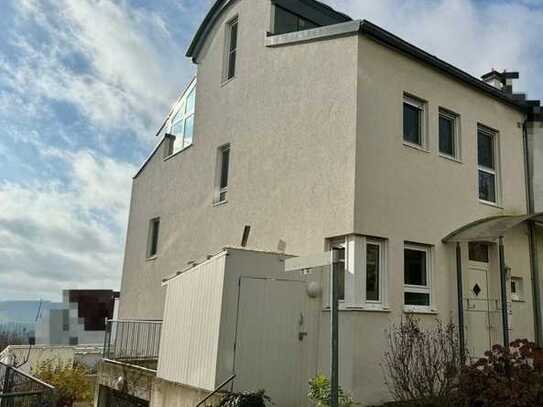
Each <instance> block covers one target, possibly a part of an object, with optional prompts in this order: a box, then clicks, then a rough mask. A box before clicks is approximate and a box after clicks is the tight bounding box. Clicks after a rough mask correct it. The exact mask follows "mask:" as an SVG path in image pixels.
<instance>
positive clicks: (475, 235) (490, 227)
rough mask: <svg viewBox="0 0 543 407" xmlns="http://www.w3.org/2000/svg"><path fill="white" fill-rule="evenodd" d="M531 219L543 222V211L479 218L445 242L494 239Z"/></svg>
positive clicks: (444, 240) (453, 233) (451, 235)
mask: <svg viewBox="0 0 543 407" xmlns="http://www.w3.org/2000/svg"><path fill="white" fill-rule="evenodd" d="M530 220H535V221H541V222H543V212H540V213H536V214H533V215H500V216H491V217H489V218H484V219H479V220H476V221H475V222H471V223H468V224H467V225H464V226H462V227H461V228H459V229H457V230H455V231H454V232H452V233H451V234H449V235H448V236H447V237H445V238H444V239H443V243H449V242H482V241H483V242H484V241H494V240H497V239H498V238H500V237H501V236H503V235H504V234H505V233H506V232H507V231H508V230H509V229H512V228H514V227H515V226H517V225H520V224H521V223H524V222H526V221H530Z"/></svg>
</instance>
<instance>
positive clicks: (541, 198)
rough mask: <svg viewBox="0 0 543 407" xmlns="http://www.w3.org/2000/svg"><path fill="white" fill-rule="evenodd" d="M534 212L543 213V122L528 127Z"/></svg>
mask: <svg viewBox="0 0 543 407" xmlns="http://www.w3.org/2000/svg"><path fill="white" fill-rule="evenodd" d="M528 144H529V149H530V150H529V151H530V164H531V168H530V170H531V176H532V185H533V195H534V197H533V199H534V202H533V203H534V212H543V122H534V123H531V124H530V125H529V127H528Z"/></svg>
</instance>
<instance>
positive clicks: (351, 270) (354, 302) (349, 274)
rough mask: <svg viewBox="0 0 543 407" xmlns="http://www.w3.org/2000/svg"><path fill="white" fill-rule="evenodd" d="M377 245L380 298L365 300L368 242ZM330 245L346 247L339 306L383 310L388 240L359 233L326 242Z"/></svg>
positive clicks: (385, 291) (329, 246)
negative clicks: (341, 295)
mask: <svg viewBox="0 0 543 407" xmlns="http://www.w3.org/2000/svg"><path fill="white" fill-rule="evenodd" d="M368 244H375V245H378V246H379V301H372V300H367V299H366V295H367V293H366V278H367V262H366V256H367V245H368ZM332 246H335V247H338V246H340V247H344V248H345V299H344V300H342V301H340V308H342V309H362V310H375V311H384V310H387V309H388V281H387V279H388V273H387V266H388V261H387V248H388V247H387V241H386V240H385V239H379V238H372V237H366V236H360V235H348V236H345V237H341V238H337V239H333V240H331V241H329V245H328V249H331V248H332Z"/></svg>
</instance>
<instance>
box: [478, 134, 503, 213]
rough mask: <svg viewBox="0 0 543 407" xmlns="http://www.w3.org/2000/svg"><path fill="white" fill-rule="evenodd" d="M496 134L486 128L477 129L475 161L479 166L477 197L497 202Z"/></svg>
mask: <svg viewBox="0 0 543 407" xmlns="http://www.w3.org/2000/svg"><path fill="white" fill-rule="evenodd" d="M496 150H497V134H496V133H495V132H493V131H492V130H489V129H487V128H483V127H479V129H478V131H477V161H478V168H479V199H480V200H482V201H486V202H492V203H497V196H498V193H497V186H498V183H497V174H498V173H497V170H496V169H497V165H496V157H497V154H496Z"/></svg>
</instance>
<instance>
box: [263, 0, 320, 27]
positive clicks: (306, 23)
mask: <svg viewBox="0 0 543 407" xmlns="http://www.w3.org/2000/svg"><path fill="white" fill-rule="evenodd" d="M273 23H274V24H273V33H274V34H286V33H290V32H295V31H302V30H308V29H310V28H315V27H318V26H319V25H318V24H316V23H314V22H312V21H310V20H308V19H307V18H304V17H301V16H299V15H297V14H294V13H292V12H290V11H288V10H286V9H284V8H283V7H280V6H277V5H276V6H275V14H274V22H273Z"/></svg>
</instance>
